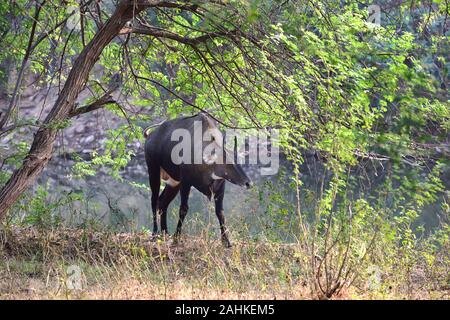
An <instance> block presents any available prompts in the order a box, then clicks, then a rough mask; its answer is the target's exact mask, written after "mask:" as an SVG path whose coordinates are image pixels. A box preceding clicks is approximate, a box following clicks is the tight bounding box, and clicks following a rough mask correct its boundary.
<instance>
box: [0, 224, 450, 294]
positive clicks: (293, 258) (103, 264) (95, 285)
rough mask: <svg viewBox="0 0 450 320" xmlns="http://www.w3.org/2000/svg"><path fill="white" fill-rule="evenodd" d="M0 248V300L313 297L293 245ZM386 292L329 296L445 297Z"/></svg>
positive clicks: (69, 233) (196, 241)
mask: <svg viewBox="0 0 450 320" xmlns="http://www.w3.org/2000/svg"><path fill="white" fill-rule="evenodd" d="M0 245H1V246H0V255H1V256H2V259H0V298H1V299H311V298H317V296H316V295H315V294H314V291H313V290H312V289H311V286H310V285H309V281H308V278H307V275H306V273H305V270H304V269H305V268H304V267H303V266H302V265H301V263H300V259H299V254H301V253H300V250H299V247H298V245H296V244H275V243H267V242H239V241H237V242H235V245H234V246H233V248H231V249H226V248H224V247H222V245H221V243H220V241H219V240H218V239H215V238H212V237H211V238H209V237H208V236H207V235H201V236H198V237H187V236H186V237H183V238H182V240H181V241H180V242H179V243H174V242H173V241H172V240H171V239H161V238H154V237H152V236H151V235H150V234H147V233H132V234H129V233H122V234H117V233H110V232H105V231H92V230H90V231H88V230H81V229H63V228H59V229H57V230H39V229H36V228H19V227H7V228H4V229H3V230H2V231H1V232H0ZM361 283H362V284H363V285H362V286H361ZM390 290H391V291H385V292H383V293H380V292H379V291H377V292H372V291H370V290H369V289H368V287H367V286H364V281H362V282H359V284H357V285H352V286H349V287H345V288H343V290H342V291H341V292H340V293H339V294H338V295H336V296H333V299H370V298H377V299H378V298H383V299H393V298H395V299H397V298H401V299H403V298H415V299H417V298H419V299H422V298H433V299H448V298H449V296H448V291H445V290H441V291H435V292H430V291H427V290H422V291H420V290H419V291H417V290H416V291H415V292H414V293H413V295H411V294H405V293H402V292H396V291H395V290H394V289H392V287H391V289H390Z"/></svg>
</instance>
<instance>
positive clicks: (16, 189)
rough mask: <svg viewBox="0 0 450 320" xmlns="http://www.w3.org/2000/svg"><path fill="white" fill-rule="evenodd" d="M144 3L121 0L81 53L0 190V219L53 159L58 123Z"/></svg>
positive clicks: (67, 117) (65, 117)
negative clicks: (21, 158)
mask: <svg viewBox="0 0 450 320" xmlns="http://www.w3.org/2000/svg"><path fill="white" fill-rule="evenodd" d="M149 2H151V1H149ZM141 3H142V1H141ZM147 5H148V3H147ZM144 7H145V6H144V5H142V6H137V5H136V4H135V2H134V1H133V0H123V1H121V2H120V4H119V5H118V7H117V8H116V10H115V12H114V13H113V15H112V16H111V17H110V18H109V20H108V21H107V22H106V23H105V24H104V25H103V27H102V28H101V29H100V30H99V31H98V32H97V34H96V35H95V36H94V38H93V39H92V40H91V41H90V42H89V44H88V45H87V46H86V47H85V48H84V49H83V51H82V52H81V53H80V55H79V56H78V58H77V59H76V61H75V63H74V65H73V67H72V69H71V71H70V73H69V76H68V78H67V81H66V83H65V84H64V88H63V89H62V91H61V93H60V95H59V96H58V99H57V101H56V102H55V104H54V106H53V108H52V109H51V111H50V112H49V114H48V115H47V117H46V119H45V121H44V125H43V126H42V127H41V128H40V129H39V130H38V131H37V133H36V134H35V137H34V140H33V143H32V145H31V148H30V151H29V152H28V155H27V156H26V157H25V159H24V160H23V163H22V166H21V167H20V168H19V169H18V170H16V171H15V172H14V173H13V174H12V176H11V178H10V179H9V180H8V182H7V183H6V184H5V186H4V187H3V188H2V189H1V190H0V220H1V219H3V218H4V217H5V216H6V213H7V211H8V209H9V208H10V207H11V206H12V205H13V204H14V203H15V201H16V200H17V199H18V198H19V196H20V195H21V194H22V193H23V192H24V191H25V190H26V189H27V188H28V187H29V186H30V185H31V184H32V183H33V182H34V181H35V180H36V178H37V177H38V175H39V174H40V173H41V172H42V170H43V169H44V168H45V166H46V165H47V163H48V161H49V160H50V159H51V157H52V153H53V145H54V142H55V139H56V135H57V133H58V130H59V129H57V127H58V124H60V123H61V122H63V121H64V120H67V119H69V118H70V113H71V112H72V110H73V108H74V106H75V102H76V99H77V97H78V94H79V93H80V92H81V91H82V90H83V89H84V87H85V84H86V81H87V79H88V76H89V72H90V71H91V69H92V67H93V66H94V64H95V63H96V61H97V60H98V58H99V56H100V54H101V52H102V51H103V49H104V48H105V47H106V46H107V45H108V44H109V43H110V42H111V40H112V39H113V38H114V37H115V36H117V35H118V34H119V31H120V30H121V29H122V28H123V27H124V25H125V23H126V22H127V21H129V20H130V19H131V18H132V17H133V15H137V14H138V13H139V12H140V11H142V9H143V8H144Z"/></svg>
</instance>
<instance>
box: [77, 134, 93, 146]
mask: <svg viewBox="0 0 450 320" xmlns="http://www.w3.org/2000/svg"><path fill="white" fill-rule="evenodd" d="M94 140H95V137H94V136H93V135H90V136H87V137H85V138H83V139H81V141H80V142H81V144H89V143H92V142H94Z"/></svg>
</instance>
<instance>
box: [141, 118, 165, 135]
mask: <svg viewBox="0 0 450 320" xmlns="http://www.w3.org/2000/svg"><path fill="white" fill-rule="evenodd" d="M164 122H165V120H164V121H161V122H160V123H157V124H152V125H150V126H148V127H147V128H145V129H144V131H143V132H142V134H143V135H144V137H145V138H147V137H148V136H149V135H150V133H151V131H152V129H153V128H155V127H159V126H160V125H162V124H163V123H164Z"/></svg>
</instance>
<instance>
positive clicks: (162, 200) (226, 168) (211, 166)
mask: <svg viewBox="0 0 450 320" xmlns="http://www.w3.org/2000/svg"><path fill="white" fill-rule="evenodd" d="M144 136H145V137H146V142H145V160H146V162H147V167H148V174H149V180H150V189H151V205H152V212H153V232H154V233H155V234H156V233H157V232H158V222H157V217H158V215H159V216H160V225H161V232H163V233H167V207H168V206H169V204H170V202H171V201H172V200H173V199H174V198H175V196H176V195H177V194H178V192H180V195H181V204H180V210H179V220H178V224H177V229H176V232H175V235H174V237H175V239H177V238H178V237H179V235H180V233H181V227H182V225H183V220H184V218H185V217H186V214H187V212H188V200H189V192H190V190H191V187H194V188H196V189H197V190H198V191H200V192H201V193H203V194H204V195H205V196H207V197H208V199H209V200H211V198H214V202H215V211H216V215H217V218H218V219H219V225H220V231H221V238H222V241H223V243H224V245H225V246H227V247H230V246H231V242H230V240H229V237H228V231H227V228H226V226H225V217H224V213H223V198H224V193H225V181H229V182H231V183H234V184H236V185H239V186H245V187H247V188H250V186H251V181H250V179H249V177H248V176H247V175H246V174H245V172H244V170H243V169H242V167H241V165H239V164H238V163H237V161H236V159H237V147H236V143H235V146H234V152H233V153H231V152H229V151H228V150H227V149H226V148H225V144H224V141H225V140H224V139H223V135H222V133H221V132H220V131H219V130H218V128H217V125H216V123H215V121H214V120H213V119H212V118H211V117H209V116H208V115H207V114H205V113H199V114H197V115H195V116H191V117H184V118H178V119H174V120H170V121H165V122H163V123H162V124H160V125H158V126H157V127H156V128H154V127H149V128H147V129H145V130H144ZM181 137H182V138H183V139H182V140H181V139H180V138H181ZM180 140H181V141H180ZM208 151H209V152H208ZM161 179H162V180H163V181H164V182H165V188H164V190H163V192H162V193H161V194H159V191H160V183H161Z"/></svg>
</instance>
